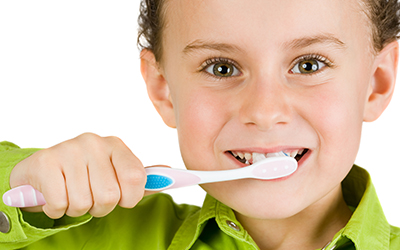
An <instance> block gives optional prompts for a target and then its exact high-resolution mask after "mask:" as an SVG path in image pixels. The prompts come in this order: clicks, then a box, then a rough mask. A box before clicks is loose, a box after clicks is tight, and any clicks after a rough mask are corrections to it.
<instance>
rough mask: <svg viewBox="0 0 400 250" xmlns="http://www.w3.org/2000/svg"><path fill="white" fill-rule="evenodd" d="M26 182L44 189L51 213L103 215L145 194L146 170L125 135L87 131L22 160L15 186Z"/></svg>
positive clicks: (45, 208) (12, 181)
mask: <svg viewBox="0 0 400 250" xmlns="http://www.w3.org/2000/svg"><path fill="white" fill-rule="evenodd" d="M24 184H30V185H32V186H33V187H34V188H36V189H37V190H39V191H40V192H41V193H42V194H43V196H44V198H45V200H46V205H44V206H43V207H42V208H41V209H42V210H43V211H44V212H45V213H46V214H47V216H48V217H50V218H53V219H57V218H60V217H62V216H63V215H64V214H66V215H68V216H71V217H77V216H81V215H84V214H86V213H90V214H91V215H93V216H95V217H102V216H105V215H107V214H108V213H110V212H111V211H112V210H113V209H114V208H115V206H117V205H120V206H122V207H125V208H132V207H134V206H135V205H136V204H137V203H138V202H139V201H140V200H141V199H142V198H143V195H144V186H145V184H146V172H145V170H144V167H143V165H142V163H141V162H140V160H139V159H138V158H137V157H136V156H135V155H134V154H133V153H132V152H131V151H130V150H129V148H128V147H127V146H126V145H125V144H124V143H123V142H122V141H121V140H120V139H118V138H116V137H105V138H103V137H100V136H98V135H95V134H83V135H80V136H78V137H76V138H74V139H71V140H69V141H66V142H63V143H60V144H58V145H56V146H53V147H51V148H49V149H45V150H41V151H38V152H36V153H35V154H33V155H32V156H30V157H28V158H27V159H25V160H24V161H22V162H21V163H18V164H17V166H16V167H15V168H14V169H13V172H12V175H11V178H10V185H12V187H15V186H19V185H24ZM24 210H26V211H39V210H40V209H39V207H35V208H27V209H24Z"/></svg>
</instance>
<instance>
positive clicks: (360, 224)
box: [181, 165, 390, 250]
mask: <svg viewBox="0 0 400 250" xmlns="http://www.w3.org/2000/svg"><path fill="white" fill-rule="evenodd" d="M342 190H343V197H344V199H345V201H346V203H347V205H348V206H349V207H353V208H355V211H354V213H353V215H352V217H351V218H350V220H349V222H348V223H347V225H346V226H345V227H344V228H343V229H342V230H340V231H339V232H338V233H337V234H336V235H335V236H334V238H333V240H332V242H331V243H330V244H329V245H328V246H327V247H326V249H340V246H341V245H348V243H349V241H352V242H353V244H354V246H355V249H356V250H364V249H389V242H390V239H389V238H390V225H389V224H388V222H387V220H386V218H385V215H384V213H383V210H382V207H381V205H380V202H379V200H378V197H377V194H376V191H375V188H374V186H373V184H372V182H371V178H370V176H369V174H368V172H367V171H366V170H364V169H362V168H360V167H358V166H356V165H354V166H353V168H352V169H351V171H350V172H349V174H348V175H347V177H346V178H345V179H344V180H343V182H342ZM196 216H198V220H197V227H196V232H195V233H194V232H193V233H194V235H193V234H192V237H190V239H188V240H189V242H190V243H189V242H188V243H189V245H192V244H193V243H194V242H195V241H196V239H197V238H198V237H199V235H200V234H201V232H202V230H203V229H204V227H205V224H206V223H207V221H209V220H211V219H215V221H216V222H217V224H218V226H219V228H220V230H222V231H223V232H225V233H226V234H228V235H230V236H231V237H233V238H236V239H238V240H240V241H245V242H247V243H248V244H249V245H252V246H253V247H254V248H255V249H257V247H256V244H255V242H254V241H253V240H252V238H251V237H250V235H248V233H247V232H246V230H244V228H243V227H242V226H241V224H240V223H239V222H238V221H237V220H236V218H235V214H234V212H233V211H232V209H231V208H229V207H228V206H226V205H224V204H222V203H221V202H219V201H217V200H216V199H215V198H213V197H211V196H210V195H207V196H206V199H205V200H204V203H203V207H202V208H201V210H200V211H199V213H198V214H197V215H196ZM230 222H233V223H234V225H236V226H237V228H236V230H235V228H233V227H232V224H230ZM181 229H182V228H181ZM187 236H188V235H187ZM189 245H188V247H189ZM333 246H336V247H335V248H332V247H333ZM346 249H347V248H346Z"/></svg>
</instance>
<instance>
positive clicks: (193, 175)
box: [3, 156, 297, 207]
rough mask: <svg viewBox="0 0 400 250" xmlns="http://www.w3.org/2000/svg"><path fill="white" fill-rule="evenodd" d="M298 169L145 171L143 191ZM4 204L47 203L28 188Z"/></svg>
mask: <svg viewBox="0 0 400 250" xmlns="http://www.w3.org/2000/svg"><path fill="white" fill-rule="evenodd" d="M296 170H297V161H296V160H295V159H294V158H292V157H288V156H277V157H269V158H265V159H263V160H260V161H257V162H256V163H254V164H252V165H250V166H247V167H243V168H237V169H231V170H221V171H193V170H183V169H173V168H166V167H149V168H146V172H147V183H146V187H145V189H146V190H152V191H162V190H166V189H171V188H179V187H186V186H191V185H196V184H204V183H211V182H221V181H230V180H238V179H246V178H254V179H263V180H272V179H278V178H282V177H285V176H289V175H291V174H292V173H294V172H295V171H296ZM3 202H4V204H6V205H7V206H12V207H32V206H40V205H44V204H46V201H45V199H44V197H43V195H42V194H41V193H40V192H39V191H37V190H35V189H34V188H33V187H32V186H30V185H23V186H19V187H16V188H13V189H11V190H9V191H7V192H6V193H5V194H4V195H3Z"/></svg>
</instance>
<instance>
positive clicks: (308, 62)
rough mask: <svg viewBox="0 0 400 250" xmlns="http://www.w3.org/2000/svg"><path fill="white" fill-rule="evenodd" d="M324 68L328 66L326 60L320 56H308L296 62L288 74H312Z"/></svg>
mask: <svg viewBox="0 0 400 250" xmlns="http://www.w3.org/2000/svg"><path fill="white" fill-rule="evenodd" d="M326 66H329V62H328V61H327V59H325V58H323V57H321V56H314V55H310V56H306V57H302V58H300V59H299V60H297V62H296V64H295V65H294V67H293V68H292V69H291V70H290V72H291V73H294V74H312V73H315V72H317V71H319V70H320V69H322V68H324V67H326Z"/></svg>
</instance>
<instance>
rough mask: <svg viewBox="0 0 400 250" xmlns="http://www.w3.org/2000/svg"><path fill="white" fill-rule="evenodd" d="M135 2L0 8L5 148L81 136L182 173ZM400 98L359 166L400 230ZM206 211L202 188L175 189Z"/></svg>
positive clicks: (369, 134)
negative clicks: (150, 87) (143, 55)
mask: <svg viewBox="0 0 400 250" xmlns="http://www.w3.org/2000/svg"><path fill="white" fill-rule="evenodd" d="M138 6H139V3H138V1H112V2H111V1H81V0H80V1H76V0H74V1H39V0H37V1H1V2H0V101H1V102H0V104H1V107H0V141H2V140H8V141H12V142H14V143H16V144H18V145H19V146H21V147H38V148H43V147H50V146H52V145H54V144H57V143H59V142H62V141H64V140H67V139H70V138H73V137H75V136H77V135H79V134H81V133H84V132H94V133H97V134H99V135H101V136H108V135H114V136H118V137H120V138H122V139H123V140H124V142H125V143H126V144H127V145H128V146H129V147H130V148H131V150H132V151H133V152H134V153H135V154H136V155H137V156H138V157H139V158H140V159H141V161H142V162H143V163H144V165H155V164H167V165H171V166H173V167H177V168H183V163H182V161H181V158H180V153H179V148H178V144H177V136H176V131H175V130H174V129H170V128H168V127H167V126H165V125H164V124H163V122H162V120H161V119H160V118H159V116H158V114H157V112H156V111H155V109H154V108H153V106H152V104H151V103H150V101H149V100H148V97H147V93H146V89H145V84H144V82H143V80H142V78H141V75H140V71H139V52H138V49H137V47H136V34H137V15H138ZM399 113H400V90H398V89H397V90H396V92H395V95H394V98H393V101H392V103H391V105H390V106H389V108H388V109H387V110H386V111H385V113H384V114H383V116H382V117H381V118H380V119H379V120H378V121H376V122H373V123H368V124H365V125H364V132H363V139H362V142H361V148H360V152H359V156H358V158H357V160H356V163H357V164H359V165H361V166H363V167H364V168H366V169H367V170H368V171H369V172H370V173H371V175H372V177H373V178H372V179H373V182H374V184H375V187H376V189H377V192H378V195H379V197H380V200H381V203H382V206H383V208H384V211H385V213H386V216H387V218H388V220H389V222H391V223H392V224H394V225H397V226H400V214H399V213H398V211H400V199H399V191H400V178H399V173H400V163H399V161H398V158H397V156H398V155H397V154H398V153H399V148H400V147H399V139H400V132H399V127H400V119H399V118H398V117H399ZM169 193H170V194H172V195H173V196H174V198H175V200H176V201H177V202H178V203H191V204H197V205H201V202H202V199H203V197H204V192H203V191H202V190H201V188H199V187H197V186H196V187H190V188H184V189H179V190H172V191H169Z"/></svg>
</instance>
